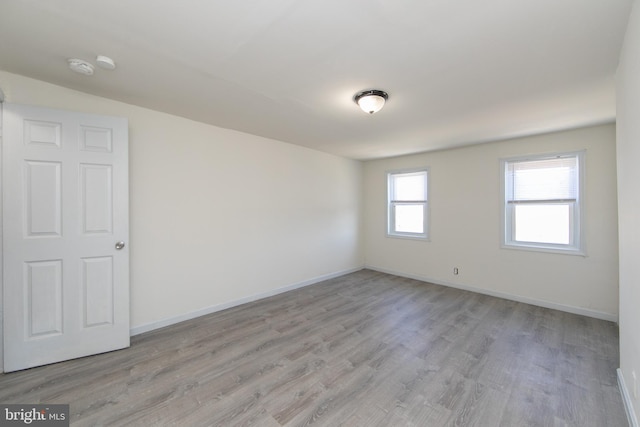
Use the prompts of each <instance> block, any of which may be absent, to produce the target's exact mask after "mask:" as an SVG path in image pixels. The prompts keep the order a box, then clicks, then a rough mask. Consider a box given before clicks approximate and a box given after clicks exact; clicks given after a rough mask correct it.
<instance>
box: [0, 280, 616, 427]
mask: <svg viewBox="0 0 640 427" xmlns="http://www.w3.org/2000/svg"><path fill="white" fill-rule="evenodd" d="M131 342H132V346H131V348H129V349H126V350H121V351H116V352H112V353H107V354H101V355H96V356H91V357H87V358H83V359H77V360H72V361H67V362H62V363H58V364H54V365H50V366H44V367H38V368H33V369H29V370H26V371H22V372H15V373H11V374H4V375H0V402H2V403H69V404H70V408H71V421H72V425H74V426H122V425H131V426H138V425H139V426H156V425H157V426H218V425H219V426H244V425H246V426H249V425H253V426H264V427H277V426H281V427H282V426H286V427H292V426H304V425H312V426H331V427H333V426H363V427H364V426H366V427H375V426H381V427H388V426H394V427H395V426H434V427H438V426H509V427H511V426H580V427H589V426H594V427H602V426H612V427H616V426H626V418H625V413H624V408H623V406H622V400H621V398H620V395H619V393H618V388H617V380H616V373H615V369H616V368H617V364H618V330H617V327H616V325H615V324H613V323H611V322H605V321H601V320H597V319H591V318H586V317H582V316H578V315H574V314H569V313H563V312H559V311H554V310H550V309H546V308H541V307H535V306H531V305H527V304H522V303H518V302H513V301H507V300H503V299H500V298H494V297H490V296H486V295H479V294H474V293H472V292H468V291H462V290H457V289H452V288H446V287H442V286H437V285H433V284H429V283H424V282H419V281H416V280H412V279H407V278H402V277H397V276H392V275H388V274H384V273H380V272H375V271H371V270H362V271H359V272H356V273H353V274H349V275H345V276H342V277H338V278H334V279H331V280H328V281H325V282H323V283H319V284H316V285H313V286H309V287H305V288H301V289H297V290H294V291H291V292H287V293H284V294H280V295H276V296H273V297H270V298H265V299H263V300H260V301H255V302H252V303H249V304H245V305H242V306H238V307H234V308H231V309H228V310H224V311H221V312H217V313H213V314H210V315H208V316H203V317H200V318H197V319H193V320H190V321H187V322H183V323H180V324H176V325H172V326H169V327H166V328H163V329H159V330H155V331H151V332H148V333H145V334H142V335H139V336H135V337H132V340H131Z"/></svg>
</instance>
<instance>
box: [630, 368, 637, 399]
mask: <svg viewBox="0 0 640 427" xmlns="http://www.w3.org/2000/svg"><path fill="white" fill-rule="evenodd" d="M631 378H632V379H633V385H632V391H633V398H634V399H638V380H637V378H636V371H631Z"/></svg>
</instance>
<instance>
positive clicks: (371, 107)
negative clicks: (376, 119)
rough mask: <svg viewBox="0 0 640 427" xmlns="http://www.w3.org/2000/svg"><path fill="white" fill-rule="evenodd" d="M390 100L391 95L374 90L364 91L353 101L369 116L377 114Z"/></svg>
mask: <svg viewBox="0 0 640 427" xmlns="http://www.w3.org/2000/svg"><path fill="white" fill-rule="evenodd" d="M387 99H389V95H388V94H387V93H386V92H384V91H381V90H377V89H372V90H364V91H362V92H358V93H357V94H356V95H355V96H354V97H353V100H354V101H355V102H356V103H357V104H358V106H359V107H360V108H361V109H362V111H364V112H365V113H368V114H373V113H377V112H378V111H380V110H382V107H384V104H385V102H386V101H387Z"/></svg>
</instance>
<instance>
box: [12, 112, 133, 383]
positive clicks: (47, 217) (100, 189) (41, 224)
mask: <svg viewBox="0 0 640 427" xmlns="http://www.w3.org/2000/svg"><path fill="white" fill-rule="evenodd" d="M2 134H3V141H2V144H3V147H2V183H3V208H2V213H3V215H2V219H3V224H2V229H3V240H2V242H3V262H4V270H3V287H4V370H5V372H10V371H15V370H19V369H25V368H30V367H33V366H38V365H44V364H48V363H53V362H59V361H61V360H67V359H73V358H76V357H82V356H87V355H90V354H96V353H102V352H106V351H111V350H116V349H120V348H124V347H128V346H129V250H128V246H127V243H128V238H129V223H128V221H129V220H128V210H129V207H128V201H129V194H128V123H127V120H126V119H123V118H119V117H106V116H96V115H90V114H81V113H75V112H70V111H61V110H52V109H46V108H40V107H32V106H25V105H17V104H4V114H3V125H2ZM123 244H124V246H123Z"/></svg>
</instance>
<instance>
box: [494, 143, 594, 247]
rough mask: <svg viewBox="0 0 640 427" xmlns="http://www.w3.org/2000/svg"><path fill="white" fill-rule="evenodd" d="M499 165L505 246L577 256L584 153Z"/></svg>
mask: <svg viewBox="0 0 640 427" xmlns="http://www.w3.org/2000/svg"><path fill="white" fill-rule="evenodd" d="M501 163H502V184H503V189H504V245H505V246H506V247H517V248H528V249H534V250H535V249H539V250H545V251H561V252H574V253H582V248H583V239H582V236H581V220H580V219H581V212H582V209H581V203H582V197H581V191H582V179H581V176H582V171H583V169H584V167H583V165H584V152H580V153H568V154H560V155H552V156H539V157H529V158H520V159H509V160H502V162H501Z"/></svg>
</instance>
